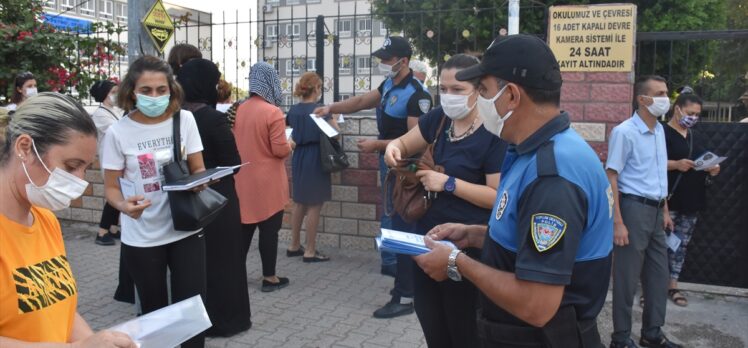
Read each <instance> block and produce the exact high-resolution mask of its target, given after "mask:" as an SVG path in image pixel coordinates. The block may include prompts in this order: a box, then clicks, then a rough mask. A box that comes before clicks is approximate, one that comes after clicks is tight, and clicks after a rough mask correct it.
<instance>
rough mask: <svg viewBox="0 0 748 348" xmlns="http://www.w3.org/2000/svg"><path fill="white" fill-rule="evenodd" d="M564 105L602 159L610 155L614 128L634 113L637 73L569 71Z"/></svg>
mask: <svg viewBox="0 0 748 348" xmlns="http://www.w3.org/2000/svg"><path fill="white" fill-rule="evenodd" d="M563 78H564V84H563V87H562V89H561V108H562V109H563V110H566V111H568V112H569V115H570V116H571V121H572V127H573V128H574V129H575V130H576V131H577V132H579V134H581V135H582V137H584V139H585V140H587V142H589V144H590V145H591V146H592V148H594V149H595V152H597V154H598V156H600V160H601V161H605V159H606V157H607V155H608V136H609V135H610V131H611V130H612V129H613V127H615V126H616V125H617V124H619V123H621V121H623V120H625V119H627V118H629V117H631V114H632V113H633V110H632V107H631V100H632V99H633V97H632V95H633V93H634V92H633V79H634V74H633V73H627V72H623V73H598V72H587V73H585V72H565V73H563Z"/></svg>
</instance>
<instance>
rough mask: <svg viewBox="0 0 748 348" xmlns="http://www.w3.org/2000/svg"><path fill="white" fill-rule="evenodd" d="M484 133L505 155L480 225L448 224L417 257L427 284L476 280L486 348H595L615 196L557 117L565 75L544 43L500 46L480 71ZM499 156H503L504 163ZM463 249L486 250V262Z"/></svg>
mask: <svg viewBox="0 0 748 348" xmlns="http://www.w3.org/2000/svg"><path fill="white" fill-rule="evenodd" d="M476 77H482V79H481V84H480V87H479V92H480V96H479V98H478V109H479V111H480V113H481V116H483V117H484V126H485V127H486V129H488V130H489V131H490V132H492V133H494V134H496V135H498V136H499V137H501V138H502V139H504V140H506V141H507V142H508V143H509V144H510V146H509V149H508V151H507V154H506V157H505V159H504V164H503V167H502V169H501V173H502V177H501V182H500V184H499V189H498V190H497V197H496V202H495V204H494V207H493V211H492V214H491V217H490V218H489V222H488V228H486V227H485V226H476V225H472V226H466V225H455V224H446V225H440V226H437V227H435V228H434V229H433V230H431V231H430V232H429V233H428V235H427V237H428V238H426V244H427V246H429V247H430V248H431V249H432V251H431V252H429V253H427V254H424V255H421V256H418V257H416V258H415V259H416V262H417V263H418V265H419V266H420V267H421V268H422V269H423V270H424V271H425V272H426V273H427V274H429V275H430V276H431V277H432V278H434V279H437V280H442V279H446V278H450V279H452V280H453V281H460V280H461V279H462V278H466V279H468V280H470V281H471V282H473V284H475V285H476V286H477V287H478V289H479V290H480V292H481V294H480V295H479V296H480V298H479V310H478V313H477V325H478V336H479V338H480V340H481V341H482V342H483V343H484V345H485V346H490V347H564V348H567V347H585V348H587V347H596V348H597V347H600V346H602V343H601V341H600V334H599V333H598V330H597V324H596V321H595V319H596V318H597V315H598V314H599V313H600V310H601V309H602V307H603V304H604V303H605V296H606V294H607V291H608V282H609V279H610V267H611V250H612V246H613V212H612V196H611V188H610V184H609V183H608V180H607V177H606V175H605V172H604V170H603V167H602V165H601V163H600V160H599V158H598V157H597V156H596V155H595V152H594V151H593V150H592V148H590V146H589V145H588V144H587V143H586V142H585V141H584V139H582V137H580V136H579V135H578V134H577V133H576V132H575V131H574V130H573V129H571V128H570V127H569V125H570V121H569V114H567V113H566V112H563V111H561V110H560V109H559V101H560V93H561V83H562V81H561V73H560V71H559V66H558V63H557V61H556V59H555V57H554V56H553V53H552V52H551V50H550V48H549V47H548V46H547V45H546V44H545V42H543V41H541V40H540V39H538V38H536V37H534V36H529V35H512V36H508V37H501V38H498V39H497V40H495V41H494V42H493V43H492V44H491V46H490V47H489V48H488V50H487V51H486V53H485V55H484V56H483V61H482V62H481V64H480V65H477V66H475V67H474V68H469V69H465V70H463V71H460V72H458V73H457V79H458V80H470V79H473V78H476ZM497 156H499V154H497ZM442 239H447V240H452V241H453V242H454V243H455V244H456V245H457V246H458V248H466V247H471V246H473V247H482V248H483V250H482V255H481V259H480V261H478V260H474V259H471V258H470V257H467V256H465V254H463V253H462V252H461V251H460V250H459V249H455V250H452V249H451V248H450V247H448V246H446V245H444V244H440V243H435V242H434V240H442Z"/></svg>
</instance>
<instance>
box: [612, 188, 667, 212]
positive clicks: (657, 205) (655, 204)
mask: <svg viewBox="0 0 748 348" xmlns="http://www.w3.org/2000/svg"><path fill="white" fill-rule="evenodd" d="M621 197H623V198H627V199H631V200H634V201H637V202H639V203H642V204H646V205H649V206H652V207H655V208H658V209H659V208H662V207H664V206H665V202H666V200H665V199H664V198H663V199H661V200H659V201H658V200H654V199H649V198H647V197H642V196H637V195H632V194H628V193H623V192H621Z"/></svg>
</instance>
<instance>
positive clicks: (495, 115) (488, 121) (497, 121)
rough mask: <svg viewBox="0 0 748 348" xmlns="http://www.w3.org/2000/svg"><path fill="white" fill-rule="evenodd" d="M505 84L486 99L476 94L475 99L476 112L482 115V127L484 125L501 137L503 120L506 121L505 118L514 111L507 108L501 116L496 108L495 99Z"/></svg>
mask: <svg viewBox="0 0 748 348" xmlns="http://www.w3.org/2000/svg"><path fill="white" fill-rule="evenodd" d="M507 86H508V85H505V86H504V88H502V89H501V90H500V91H499V93H497V94H496V95H495V96H494V97H493V98H491V99H486V98H483V96H481V95H478V101H477V105H478V113H479V114H480V116H481V117H483V127H485V128H486V130H487V131H489V132H491V133H492V134H494V135H496V136H497V137H499V138H501V130H502V129H504V122H506V120H507V119H509V117H511V116H512V113H513V112H514V110H509V112H507V113H506V115H504V116H501V115H499V112H498V111H497V110H496V105H495V103H496V100H497V99H499V98H500V97H501V95H502V94H503V93H504V91H505V90H506V88H507Z"/></svg>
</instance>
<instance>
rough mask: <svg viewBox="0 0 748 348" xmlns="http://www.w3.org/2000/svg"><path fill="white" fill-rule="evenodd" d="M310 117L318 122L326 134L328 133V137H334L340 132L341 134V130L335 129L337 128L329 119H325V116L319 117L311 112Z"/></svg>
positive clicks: (318, 125)
mask: <svg viewBox="0 0 748 348" xmlns="http://www.w3.org/2000/svg"><path fill="white" fill-rule="evenodd" d="M309 117H311V118H312V120H314V123H316V124H317V127H319V129H320V130H321V131H322V132H323V133H325V135H327V136H328V137H330V138H332V137H336V136H338V134H340V132H338V131H337V130H335V128H333V127H332V126H331V125H330V124H329V123H327V121H325V119H324V118H322V117H317V115H315V114H309Z"/></svg>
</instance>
